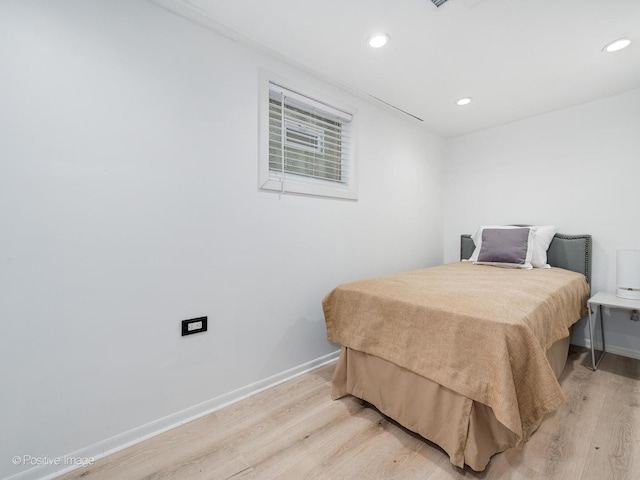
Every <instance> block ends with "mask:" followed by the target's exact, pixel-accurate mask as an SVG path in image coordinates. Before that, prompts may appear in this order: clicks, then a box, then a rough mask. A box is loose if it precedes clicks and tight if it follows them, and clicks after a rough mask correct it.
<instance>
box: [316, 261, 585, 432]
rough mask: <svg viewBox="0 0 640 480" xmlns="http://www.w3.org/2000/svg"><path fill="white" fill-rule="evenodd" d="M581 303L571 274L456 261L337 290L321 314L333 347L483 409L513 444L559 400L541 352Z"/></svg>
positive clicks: (580, 287)
mask: <svg viewBox="0 0 640 480" xmlns="http://www.w3.org/2000/svg"><path fill="white" fill-rule="evenodd" d="M588 297H589V287H588V284H587V282H586V280H585V278H584V276H583V275H581V274H578V273H574V272H570V271H568V270H563V269H559V268H551V269H533V270H516V269H504V268H497V267H491V266H481V265H473V264H471V263H464V262H463V263H452V264H448V265H441V266H438V267H432V268H428V269H424V270H416V271H413V272H407V273H402V274H397V275H389V276H386V277H380V278H375V279H370V280H362V281H358V282H353V283H348V284H345V285H341V286H339V287H337V288H336V289H334V290H333V291H332V292H331V293H329V295H327V296H326V297H325V299H324V301H323V308H324V314H325V320H326V324H327V336H328V338H329V340H330V341H332V342H336V343H339V344H342V345H344V346H346V347H350V348H353V349H356V350H359V351H361V352H365V353H369V354H371V355H376V356H378V357H380V358H383V359H385V360H387V361H390V362H393V363H395V364H396V365H399V366H401V367H404V368H406V369H408V370H411V371H413V372H415V373H417V374H419V375H422V376H423V377H425V378H428V379H430V380H433V381H435V382H437V383H439V384H440V385H443V386H445V387H447V388H449V389H451V390H453V391H454V392H457V393H459V394H461V395H464V396H466V397H469V398H471V399H473V400H475V401H477V402H480V403H482V404H484V405H488V406H489V407H491V408H492V410H493V412H494V414H495V416H496V418H497V419H498V421H500V422H501V423H502V424H503V425H505V426H506V427H507V428H508V429H509V430H511V431H512V432H514V433H515V434H516V435H517V437H518V441H519V442H520V441H522V440H523V434H524V432H526V431H527V429H528V428H529V427H530V426H532V425H534V424H535V423H536V422H537V421H538V420H540V419H541V418H542V417H543V416H544V415H545V414H546V413H548V412H551V411H553V410H555V409H557V408H558V407H560V406H561V405H562V403H563V402H564V400H565V398H564V394H563V392H562V389H561V388H560V385H559V384H558V382H557V380H556V378H555V375H554V373H553V371H552V369H551V367H550V366H549V363H548V361H547V359H546V356H545V352H546V350H547V349H548V348H549V347H550V346H551V345H552V344H553V343H554V342H555V341H556V340H559V339H561V338H564V337H566V336H567V335H568V334H569V327H570V326H571V325H572V324H573V323H575V322H576V321H577V320H578V319H580V318H581V317H582V316H583V315H584V314H585V313H586V301H587V299H588Z"/></svg>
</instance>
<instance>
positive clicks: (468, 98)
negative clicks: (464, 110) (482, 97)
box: [456, 97, 471, 106]
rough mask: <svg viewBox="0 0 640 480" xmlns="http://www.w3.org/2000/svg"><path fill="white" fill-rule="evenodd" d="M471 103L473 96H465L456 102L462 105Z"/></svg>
mask: <svg viewBox="0 0 640 480" xmlns="http://www.w3.org/2000/svg"><path fill="white" fill-rule="evenodd" d="M470 103H471V97H464V98H461V99H460V100H458V101H457V102H456V104H457V105H460V106H462V105H469V104H470Z"/></svg>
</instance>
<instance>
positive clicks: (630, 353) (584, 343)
mask: <svg viewBox="0 0 640 480" xmlns="http://www.w3.org/2000/svg"><path fill="white" fill-rule="evenodd" d="M571 343H573V344H574V345H578V346H580V347H586V348H591V342H590V341H589V339H588V338H572V339H571ZM595 348H596V350H602V343H601V342H595ZM607 353H613V354H615V355H621V356H623V357H629V358H635V359H636V360H640V351H638V350H633V349H631V348H626V347H619V346H616V345H610V344H609V343H607Z"/></svg>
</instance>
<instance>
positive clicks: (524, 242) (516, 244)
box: [475, 228, 533, 268]
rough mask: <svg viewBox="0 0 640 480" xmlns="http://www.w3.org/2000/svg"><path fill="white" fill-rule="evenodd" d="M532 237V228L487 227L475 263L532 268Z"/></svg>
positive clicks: (483, 232)
mask: <svg viewBox="0 0 640 480" xmlns="http://www.w3.org/2000/svg"><path fill="white" fill-rule="evenodd" d="M532 237H533V235H532V232H531V229H530V228H485V229H484V230H483V231H482V243H481V245H480V252H479V253H478V260H477V261H476V262H475V263H477V264H480V265H497V266H501V267H516V268H531V256H532V254H533V251H532V248H531V247H532Z"/></svg>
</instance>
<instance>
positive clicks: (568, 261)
mask: <svg viewBox="0 0 640 480" xmlns="http://www.w3.org/2000/svg"><path fill="white" fill-rule="evenodd" d="M475 247H476V246H475V244H474V243H473V240H472V239H471V235H462V236H461V237H460V260H468V259H469V257H470V256H471V254H472V253H473V250H474V249H475ZM547 262H549V265H551V266H552V267H558V268H564V269H565V270H571V271H573V272H578V273H582V274H583V275H584V276H585V277H587V282H589V284H591V235H564V234H561V233H556V235H555V236H554V237H553V240H551V245H549V250H548V251H547Z"/></svg>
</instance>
